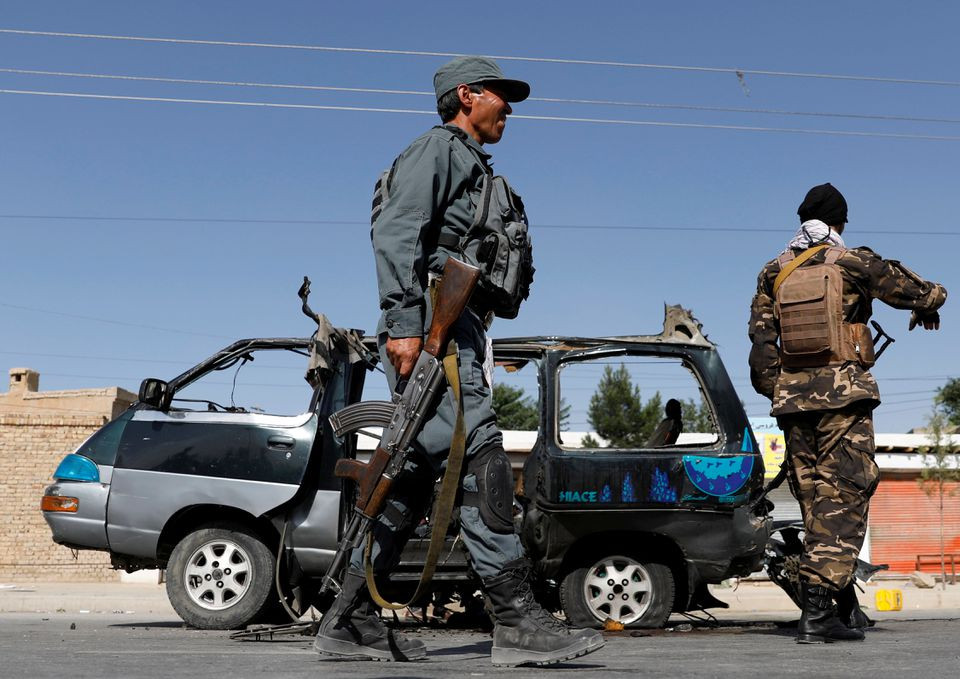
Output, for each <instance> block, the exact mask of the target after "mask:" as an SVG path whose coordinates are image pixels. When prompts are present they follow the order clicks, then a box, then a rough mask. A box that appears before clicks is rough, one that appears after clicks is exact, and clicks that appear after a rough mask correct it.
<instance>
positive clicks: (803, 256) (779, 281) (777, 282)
mask: <svg viewBox="0 0 960 679" xmlns="http://www.w3.org/2000/svg"><path fill="white" fill-rule="evenodd" d="M827 247H830V246H829V245H817V246H815V247H812V248H809V249H807V250H804V251H803V252H801V253H800V254H799V255H797V256H796V257H794V258H793V259H792V260H790V263H789V264H787V265H786V266H785V267H783V268H782V269H780V273H778V274H777V277H776V278H775V279H773V296H774V298H776V296H777V291H778V290H779V289H780V286H781V285H783V282H784V281H785V280H787V276H789V275H790V274H792V273H793V272H794V271H795V270H796V268H797V267H798V266H800V265H801V264H803V263H804V262H805V261H807V260H808V259H810V258H811V257H813V256H814V255H815V254H817V253H818V252H820V251H821V250H823V249H824V248H827Z"/></svg>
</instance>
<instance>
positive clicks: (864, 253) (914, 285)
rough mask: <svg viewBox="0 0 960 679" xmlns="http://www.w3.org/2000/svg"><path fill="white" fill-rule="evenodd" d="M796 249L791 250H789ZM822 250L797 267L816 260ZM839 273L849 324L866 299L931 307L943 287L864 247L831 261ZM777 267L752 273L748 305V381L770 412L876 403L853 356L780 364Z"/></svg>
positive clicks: (865, 310) (864, 316) (866, 315)
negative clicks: (789, 366)
mask: <svg viewBox="0 0 960 679" xmlns="http://www.w3.org/2000/svg"><path fill="white" fill-rule="evenodd" d="M798 252H800V251H799V250H798V251H795V254H796V253H798ZM824 258H825V251H822V252H818V253H817V254H815V255H814V256H813V257H811V258H810V259H809V260H808V261H807V262H805V263H804V264H803V265H802V266H807V265H812V264H822V263H823V260H824ZM837 266H839V267H840V269H841V271H842V273H843V313H844V320H845V321H847V322H849V323H867V322H868V321H869V319H870V315H871V313H872V306H871V304H872V301H873V300H874V299H879V300H880V301H882V302H885V303H887V304H889V305H890V306H892V307H894V308H896V309H915V310H917V311H920V312H932V311H935V310H937V309H939V308H940V306H942V305H943V303H944V301H945V300H946V298H947V291H946V290H945V289H944V287H943V286H942V285H940V284H938V283H931V282H929V281H925V280H923V279H922V278H920V277H919V276H918V275H917V274H915V273H913V272H912V271H910V270H909V269H908V268H906V267H905V266H903V265H902V264H900V262H898V261H895V260H885V259H883V258H882V257H880V256H879V255H877V254H876V253H874V252H873V251H872V250H870V249H869V248H866V247H859V248H854V249H850V250H847V251H845V252H844V253H843V254H842V255H841V256H840V258H839V259H838V260H837ZM779 272H780V263H779V262H778V261H777V259H773V260H771V261H770V262H767V264H766V266H764V267H763V270H762V271H761V272H760V275H759V276H758V277H757V294H756V295H755V296H754V298H753V303H752V304H751V306H750V328H749V335H750V341H751V342H752V344H753V346H752V348H751V349H750V380H751V382H752V383H753V388H754V389H756V390H757V392H758V393H760V394H763V395H764V396H766V397H767V398H769V399H770V400H771V401H772V402H773V405H772V407H771V410H770V414H771V415H788V414H790V413H796V412H803V411H809V410H833V409H836V408H842V407H844V406H846V405H848V404H850V403H853V402H855V401H862V400H871V401H874V402H875V404H879V402H880V390H879V388H878V387H877V381H876V380H875V379H874V377H873V375H871V374H870V373H869V371H867V370H866V369H865V368H863V366H861V365H860V364H859V363H858V362H856V361H848V362H846V363H843V364H840V365H829V366H823V367H818V368H802V369H795V370H786V369H781V366H780V352H779V339H780V323H779V320H778V319H777V318H776V315H775V313H774V300H773V281H774V279H775V278H776V277H777V274H778V273H779Z"/></svg>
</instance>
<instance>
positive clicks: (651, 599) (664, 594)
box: [560, 555, 674, 627]
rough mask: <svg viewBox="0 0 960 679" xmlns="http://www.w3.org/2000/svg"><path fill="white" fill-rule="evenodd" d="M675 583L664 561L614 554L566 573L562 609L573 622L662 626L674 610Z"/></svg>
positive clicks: (592, 624)
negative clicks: (609, 622)
mask: <svg viewBox="0 0 960 679" xmlns="http://www.w3.org/2000/svg"><path fill="white" fill-rule="evenodd" d="M673 596H674V583H673V573H672V572H671V571H670V568H669V567H668V566H666V565H665V564H662V563H656V562H653V561H645V560H642V559H636V558H633V557H629V556H622V555H611V556H605V557H603V558H601V559H597V560H591V561H590V562H589V563H585V564H584V565H583V566H581V567H579V568H575V569H574V570H572V571H570V572H569V573H567V575H566V577H564V578H563V582H562V584H561V585H560V602H561V605H562V606H563V612H564V613H565V614H566V616H567V620H569V621H570V622H571V623H572V624H573V625H577V626H580V627H603V624H604V622H605V621H606V620H607V619H611V620H614V621H616V622H620V623H622V624H623V625H624V626H625V627H661V626H662V625H663V624H664V623H665V622H666V621H667V618H669V617H670V611H671V610H672V609H673Z"/></svg>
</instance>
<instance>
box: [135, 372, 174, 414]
mask: <svg viewBox="0 0 960 679" xmlns="http://www.w3.org/2000/svg"><path fill="white" fill-rule="evenodd" d="M166 394H167V383H166V382H164V381H163V380H158V379H156V378H155V377H148V378H147V379H145V380H144V381H143V382H141V383H140V392H139V393H138V394H137V398H138V399H140V402H141V403H145V404H147V405H148V406H153V407H154V408H159V409H160V410H163V406H164V405H167V404H165V403H164V401H166V399H165V398H164V397H165V396H166Z"/></svg>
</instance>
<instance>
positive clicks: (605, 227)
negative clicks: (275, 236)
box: [0, 214, 960, 236]
mask: <svg viewBox="0 0 960 679" xmlns="http://www.w3.org/2000/svg"><path fill="white" fill-rule="evenodd" d="M0 219H31V220H33V219H38V220H44V219H46V220H58V221H83V222H161V223H173V224H195V223H204V222H209V223H211V224H292V225H299V226H317V225H325V226H369V225H370V222H369V220H359V219H244V218H238V219H230V218H226V217H149V216H135V215H130V216H121V215H104V216H91V215H30V214H0ZM531 228H532V229H537V230H540V229H562V230H571V229H574V230H583V231H695V232H706V233H710V232H718V233H719V232H723V233H729V232H734V233H779V234H782V233H784V231H785V227H748V226H744V227H739V226H648V225H638V224H632V225H631V224H626V225H615V224H537V223H534V224H531ZM857 233H862V234H869V235H881V236H882V235H890V236H905V235H910V236H960V231H915V230H909V231H906V230H895V229H886V230H884V229H857Z"/></svg>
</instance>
